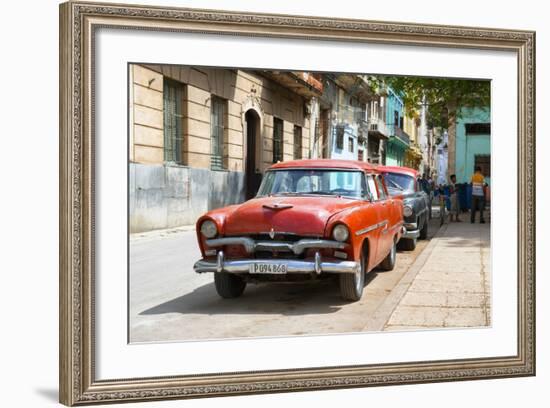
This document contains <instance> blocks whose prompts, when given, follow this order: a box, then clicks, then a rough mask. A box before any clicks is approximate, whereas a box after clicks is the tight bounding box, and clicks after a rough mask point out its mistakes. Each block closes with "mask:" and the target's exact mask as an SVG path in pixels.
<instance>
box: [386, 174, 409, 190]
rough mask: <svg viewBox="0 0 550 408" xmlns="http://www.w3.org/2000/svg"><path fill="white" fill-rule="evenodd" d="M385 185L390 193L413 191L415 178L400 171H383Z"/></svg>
mask: <svg viewBox="0 0 550 408" xmlns="http://www.w3.org/2000/svg"><path fill="white" fill-rule="evenodd" d="M384 177H385V180H386V187H388V192H389V193H390V194H391V195H396V194H403V193H413V192H414V183H415V178H414V177H413V176H409V175H406V174H401V173H385V174H384Z"/></svg>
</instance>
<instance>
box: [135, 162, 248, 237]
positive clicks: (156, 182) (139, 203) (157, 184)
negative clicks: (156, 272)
mask: <svg viewBox="0 0 550 408" xmlns="http://www.w3.org/2000/svg"><path fill="white" fill-rule="evenodd" d="M129 172H130V186H129V188H130V192H129V207H130V208H129V217H130V232H131V233H134V232H142V231H149V230H154V229H162V228H171V227H177V226H182V225H192V224H194V223H195V222H196V220H197V218H198V217H199V216H201V215H202V214H203V213H204V212H206V211H208V210H211V209H213V208H219V207H223V206H226V205H230V204H236V203H241V202H243V201H244V174H243V173H242V172H235V171H232V172H226V171H211V170H207V169H195V168H189V167H183V166H175V165H162V164H159V165H151V164H148V165H145V164H139V163H130V167H129Z"/></svg>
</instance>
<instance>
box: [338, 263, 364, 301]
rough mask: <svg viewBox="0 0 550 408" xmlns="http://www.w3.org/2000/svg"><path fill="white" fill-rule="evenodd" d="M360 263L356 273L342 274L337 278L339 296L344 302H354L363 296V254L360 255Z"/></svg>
mask: <svg viewBox="0 0 550 408" xmlns="http://www.w3.org/2000/svg"><path fill="white" fill-rule="evenodd" d="M360 263H361V267H360V268H359V271H358V273H342V274H341V275H340V277H339V284H340V296H341V297H342V299H344V300H350V301H352V302H356V301H358V300H359V299H361V296H362V295H363V288H364V287H365V275H366V273H365V272H366V263H367V262H366V256H365V254H361V260H360Z"/></svg>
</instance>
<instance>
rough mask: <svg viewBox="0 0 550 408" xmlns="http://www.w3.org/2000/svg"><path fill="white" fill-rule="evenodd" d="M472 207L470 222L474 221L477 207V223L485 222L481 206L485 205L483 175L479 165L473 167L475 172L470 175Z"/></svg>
mask: <svg viewBox="0 0 550 408" xmlns="http://www.w3.org/2000/svg"><path fill="white" fill-rule="evenodd" d="M470 182H471V184H472V209H471V213H470V222H471V223H472V224H473V223H474V222H475V221H476V212H477V210H478V208H479V223H480V224H485V219H484V218H483V207H484V206H485V177H483V173H481V167H480V166H476V167H475V173H474V174H473V175H472V179H471V181H470Z"/></svg>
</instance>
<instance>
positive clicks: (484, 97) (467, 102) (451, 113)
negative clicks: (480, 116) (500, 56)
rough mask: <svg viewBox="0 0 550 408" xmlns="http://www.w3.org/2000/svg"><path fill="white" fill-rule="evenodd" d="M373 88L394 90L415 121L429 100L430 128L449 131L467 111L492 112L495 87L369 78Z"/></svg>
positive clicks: (474, 82) (449, 81)
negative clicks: (415, 115) (463, 112)
mask: <svg viewBox="0 0 550 408" xmlns="http://www.w3.org/2000/svg"><path fill="white" fill-rule="evenodd" d="M369 83H370V84H371V88H372V89H373V91H375V92H383V89H384V87H385V86H390V87H391V88H392V89H393V90H394V91H395V92H396V93H397V94H399V95H402V97H403V102H404V104H405V110H406V113H407V115H408V116H409V117H413V114H414V112H415V111H417V110H418V109H419V108H420V106H421V105H422V101H423V98H424V97H425V98H426V99H425V101H426V104H427V106H428V118H427V119H428V125H429V126H432V127H442V128H445V129H446V128H448V126H449V125H450V124H451V123H455V122H456V120H457V119H458V118H460V116H461V113H462V109H463V108H482V109H486V108H489V106H490V103H491V83H490V82H489V81H482V80H466V79H453V78H425V77H408V76H377V77H369Z"/></svg>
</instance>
